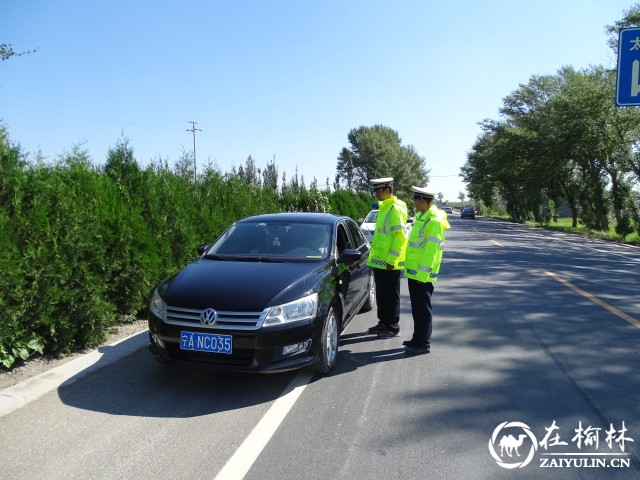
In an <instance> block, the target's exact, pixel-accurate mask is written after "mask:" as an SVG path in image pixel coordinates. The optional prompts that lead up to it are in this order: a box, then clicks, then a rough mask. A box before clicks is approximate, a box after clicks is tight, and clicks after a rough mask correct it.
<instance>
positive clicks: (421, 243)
mask: <svg viewBox="0 0 640 480" xmlns="http://www.w3.org/2000/svg"><path fill="white" fill-rule="evenodd" d="M430 221H431V218H429V219H427V221H426V222H424V223H423V224H422V228H421V229H420V231H419V232H418V241H417V242H409V246H410V247H413V248H422V247H424V244H425V239H424V229H425V228H426V227H427V224H428V223H429V222H430Z"/></svg>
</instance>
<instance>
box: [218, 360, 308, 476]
mask: <svg viewBox="0 0 640 480" xmlns="http://www.w3.org/2000/svg"><path fill="white" fill-rule="evenodd" d="M312 378H313V373H311V372H308V371H305V370H301V371H300V372H299V373H298V374H297V375H296V376H295V377H294V378H293V380H291V383H290V384H289V385H288V386H287V388H286V389H285V391H284V394H283V395H282V396H281V397H280V398H278V399H277V400H276V401H275V402H274V403H273V405H271V408H270V409H269V410H268V411H267V413H265V415H264V417H262V419H261V420H260V421H259V422H258V424H257V425H256V426H255V427H254V429H253V430H252V431H251V433H250V434H249V436H248V437H247V438H246V439H245V440H244V442H242V445H240V446H239V447H238V449H237V450H236V451H235V453H234V454H233V455H232V456H231V458H230V459H229V461H228V462H227V464H226V465H225V466H224V467H223V468H222V470H220V472H219V473H218V475H216V477H215V480H240V479H242V478H244V476H245V475H246V474H247V472H248V471H249V469H250V468H251V467H252V465H253V464H254V462H255V461H256V459H257V458H258V456H259V455H260V453H261V452H262V450H263V449H264V447H265V446H266V445H267V443H269V440H271V437H272V436H273V434H274V433H275V432H276V430H277V429H278V427H279V426H280V424H281V423H282V421H283V420H284V419H285V417H286V416H287V414H288V413H289V410H291V407H293V405H294V404H295V403H296V400H298V398H299V397H300V395H301V394H302V392H303V391H304V389H305V388H306V386H307V385H308V384H309V382H310V381H311V379H312Z"/></svg>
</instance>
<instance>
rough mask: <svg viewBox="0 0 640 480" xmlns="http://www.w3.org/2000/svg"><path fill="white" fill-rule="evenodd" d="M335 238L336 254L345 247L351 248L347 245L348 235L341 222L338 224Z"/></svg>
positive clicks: (340, 252)
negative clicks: (336, 241)
mask: <svg viewBox="0 0 640 480" xmlns="http://www.w3.org/2000/svg"><path fill="white" fill-rule="evenodd" d="M337 240H338V243H337V246H338V256H340V255H342V251H343V250H344V249H345V248H351V247H350V245H349V235H347V231H346V230H345V229H344V225H343V224H342V223H341V224H339V225H338V232H337Z"/></svg>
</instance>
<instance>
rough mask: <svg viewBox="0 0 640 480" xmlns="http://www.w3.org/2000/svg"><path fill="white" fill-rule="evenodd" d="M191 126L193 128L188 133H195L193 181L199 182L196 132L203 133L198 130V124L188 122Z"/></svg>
mask: <svg viewBox="0 0 640 480" xmlns="http://www.w3.org/2000/svg"><path fill="white" fill-rule="evenodd" d="M187 123H190V124H191V128H187V132H193V181H194V182H195V181H196V180H197V172H198V168H197V166H196V132H201V131H202V130H200V129H199V128H196V125H197V124H198V122H194V121H191V120H190V121H188V122H187Z"/></svg>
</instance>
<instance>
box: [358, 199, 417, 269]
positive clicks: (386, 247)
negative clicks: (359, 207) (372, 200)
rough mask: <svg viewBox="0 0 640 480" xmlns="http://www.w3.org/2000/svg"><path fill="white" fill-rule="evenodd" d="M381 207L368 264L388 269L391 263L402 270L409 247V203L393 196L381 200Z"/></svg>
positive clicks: (394, 267)
mask: <svg viewBox="0 0 640 480" xmlns="http://www.w3.org/2000/svg"><path fill="white" fill-rule="evenodd" d="M379 208H380V210H379V211H378V219H377V220H376V230H375V232H374V233H373V240H372V241H371V251H370V252H369V260H368V261H367V265H369V266H371V267H374V268H382V269H384V270H386V269H387V264H389V265H393V269H394V270H401V269H402V267H403V266H404V255H405V250H406V248H407V237H406V234H405V228H406V224H407V204H406V203H404V202H403V201H402V200H398V198H397V197H395V196H391V197H389V198H387V199H386V200H383V201H381V202H379Z"/></svg>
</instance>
